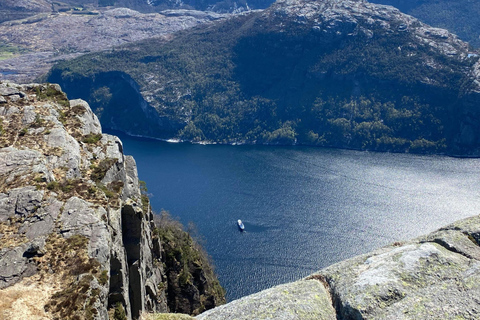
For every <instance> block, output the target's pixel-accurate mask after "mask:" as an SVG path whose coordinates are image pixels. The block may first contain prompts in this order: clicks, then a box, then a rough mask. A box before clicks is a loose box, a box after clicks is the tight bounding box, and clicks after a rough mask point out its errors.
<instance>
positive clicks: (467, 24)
mask: <svg viewBox="0 0 480 320" xmlns="http://www.w3.org/2000/svg"><path fill="white" fill-rule="evenodd" d="M371 2H373V3H380V4H386V5H391V6H394V7H396V8H398V9H400V10H401V11H402V12H405V13H408V14H410V15H412V16H414V17H416V18H418V19H420V20H421V21H423V22H425V23H428V24H430V25H432V26H435V27H438V28H445V29H448V30H450V31H451V32H454V33H456V34H457V35H458V36H459V37H460V38H461V39H462V40H464V41H468V42H469V43H470V44H471V45H473V46H475V47H476V48H478V47H479V46H480V39H479V36H480V3H478V1H471V0H457V1H449V0H372V1H371Z"/></svg>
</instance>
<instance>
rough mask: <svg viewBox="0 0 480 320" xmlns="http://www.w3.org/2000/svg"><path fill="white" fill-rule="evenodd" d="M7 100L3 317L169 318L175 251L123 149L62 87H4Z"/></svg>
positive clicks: (2, 144)
mask: <svg viewBox="0 0 480 320" xmlns="http://www.w3.org/2000/svg"><path fill="white" fill-rule="evenodd" d="M0 97H1V99H0V317H1V318H2V319H23V318H29V319H108V318H109V317H113V318H115V319H137V318H139V316H140V314H141V313H142V312H144V311H155V312H166V311H168V306H167V301H168V299H167V297H166V291H167V289H168V287H167V286H165V284H166V283H167V281H166V274H165V270H164V269H163V266H164V264H163V262H164V260H165V259H164V258H165V257H164V255H165V251H164V250H163V249H162V245H161V243H160V240H159V237H158V234H157V233H156V231H155V223H154V221H153V218H154V215H153V213H152V211H151V209H150V206H149V202H148V197H146V196H145V195H144V194H142V192H141V190H140V187H139V181H138V176H137V168H136V164H135V160H134V159H133V158H132V157H130V156H126V155H124V154H123V146H122V142H121V141H120V140H119V139H118V138H117V137H115V136H111V135H107V134H102V131H101V127H100V123H99V121H98V119H97V117H96V116H95V115H94V114H93V112H92V111H91V109H90V108H89V106H88V104H87V103H85V102H84V101H82V100H72V101H69V100H67V98H66V96H65V94H64V93H63V92H62V91H61V90H60V87H59V86H57V85H50V84H48V85H39V84H27V85H16V84H13V83H9V82H4V83H0ZM167 253H168V252H167ZM217 283H218V281H217ZM169 298H170V299H174V298H175V297H169ZM213 306H214V305H212V306H210V307H213Z"/></svg>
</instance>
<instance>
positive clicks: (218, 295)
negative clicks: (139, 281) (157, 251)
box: [155, 211, 225, 315]
mask: <svg viewBox="0 0 480 320" xmlns="http://www.w3.org/2000/svg"><path fill="white" fill-rule="evenodd" d="M157 218H158V219H157V221H156V225H157V229H156V232H155V233H156V236H158V237H159V238H160V241H161V243H162V244H163V249H164V251H165V255H164V263H165V265H166V270H167V278H168V284H167V300H168V301H167V303H168V306H169V308H170V311H171V312H180V313H186V314H192V315H195V314H199V313H201V312H203V311H205V310H208V309H211V308H213V307H215V306H217V305H220V304H223V303H225V291H224V289H223V288H222V287H221V285H220V283H219V282H218V279H217V277H216V275H215V273H214V269H213V264H212V262H211V260H210V259H209V257H208V255H207V253H206V252H205V251H204V250H203V248H202V247H201V246H200V245H199V244H198V242H196V241H195V240H194V239H193V238H192V237H191V235H190V233H189V232H187V231H185V230H184V229H183V226H182V225H181V223H180V222H178V221H177V220H174V219H172V218H171V217H170V215H169V214H168V213H167V212H165V211H163V212H162V213H161V214H160V216H158V217H157ZM205 279H206V281H205ZM192 292H198V295H199V297H200V299H199V300H200V301H194V299H193V296H191V295H192Z"/></svg>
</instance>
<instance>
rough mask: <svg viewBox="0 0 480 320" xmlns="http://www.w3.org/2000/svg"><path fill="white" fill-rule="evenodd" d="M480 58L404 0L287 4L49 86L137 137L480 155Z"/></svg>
mask: <svg viewBox="0 0 480 320" xmlns="http://www.w3.org/2000/svg"><path fill="white" fill-rule="evenodd" d="M477 61H478V57H477V56H476V55H475V54H469V49H468V45H467V44H466V43H464V42H462V41H460V40H459V39H457V37H456V36H454V35H453V34H450V33H449V32H447V31H446V30H443V29H437V28H432V27H429V26H427V25H425V24H423V23H421V22H419V21H418V20H417V19H414V18H412V17H410V16H407V15H404V14H402V13H401V12H399V11H398V10H397V9H394V8H393V7H387V6H381V5H375V4H370V3H367V2H365V1H353V0H344V1H338V0H327V1H301V0H293V1H291V0H288V1H287V0H285V1H279V2H277V3H275V4H274V5H273V6H271V7H270V8H269V9H267V10H265V11H259V12H251V13H248V14H243V15H240V16H236V17H233V18H231V19H228V20H226V21H222V22H218V23H215V24H213V25H209V26H205V27H198V28H195V29H194V30H189V31H188V32H180V33H177V34H176V35H175V36H174V37H172V38H171V39H168V40H167V39H163V40H147V41H141V42H138V43H135V44H134V45H127V46H123V47H121V48H118V49H116V50H115V51H110V52H105V53H100V54H92V55H86V56H83V57H80V58H78V59H75V60H71V61H66V62H62V63H59V64H58V65H57V66H56V67H54V68H53V69H52V70H51V72H50V74H49V76H48V81H50V82H56V83H61V85H62V87H63V88H64V89H65V91H66V92H67V93H68V95H69V96H70V97H73V98H77V97H81V98H83V99H86V100H87V101H89V103H90V104H91V106H92V108H93V109H94V110H95V112H96V114H97V115H98V116H99V117H100V119H101V121H102V123H103V125H104V126H106V127H108V128H112V129H117V130H122V131H125V132H127V133H131V134H138V135H147V136H153V137H160V138H165V139H168V138H180V139H183V140H190V141H210V142H221V143H265V144H294V143H297V144H309V145H320V146H333V147H341V148H355V149H363V150H381V151H399V152H405V151H408V152H434V153H435V152H436V153H443V152H449V153H455V154H478V153H479V147H480V136H479V134H478V132H479V128H480V120H479V119H480V114H479V110H478V102H479V101H480V100H479V95H478V92H479V91H478V90H479V85H478V83H479V82H478V80H477V76H478V72H477V70H478V67H479V64H478V63H477Z"/></svg>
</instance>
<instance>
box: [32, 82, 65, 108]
mask: <svg viewBox="0 0 480 320" xmlns="http://www.w3.org/2000/svg"><path fill="white" fill-rule="evenodd" d="M35 93H36V95H37V99H38V100H40V101H52V102H55V103H58V104H59V105H61V106H62V107H70V101H69V100H68V98H67V95H66V94H65V93H64V92H62V91H59V90H57V88H56V87H55V86H54V85H52V84H46V85H44V86H37V87H36V88H35Z"/></svg>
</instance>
